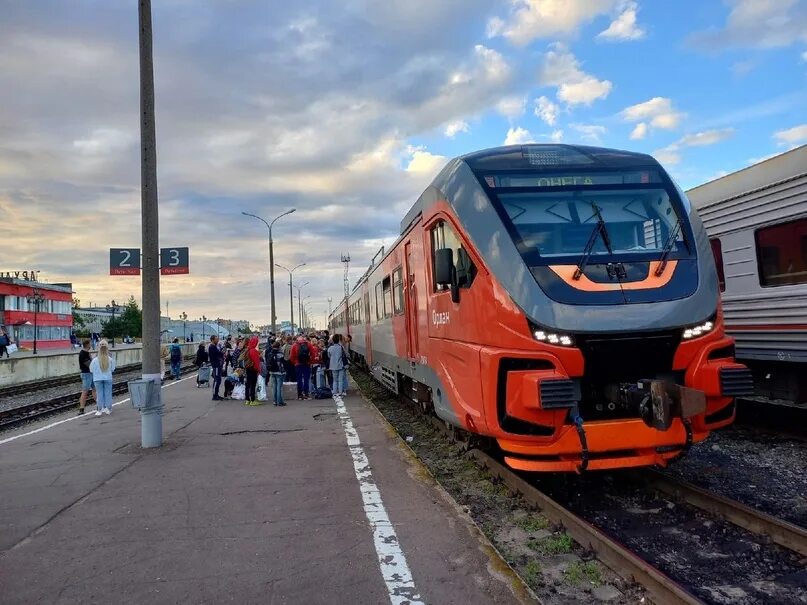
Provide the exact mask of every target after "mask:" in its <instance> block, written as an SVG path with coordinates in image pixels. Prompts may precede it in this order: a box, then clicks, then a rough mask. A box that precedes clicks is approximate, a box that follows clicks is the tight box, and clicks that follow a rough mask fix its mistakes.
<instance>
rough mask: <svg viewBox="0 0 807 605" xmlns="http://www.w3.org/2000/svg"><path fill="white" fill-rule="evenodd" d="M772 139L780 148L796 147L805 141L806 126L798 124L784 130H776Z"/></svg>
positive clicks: (806, 137)
mask: <svg viewBox="0 0 807 605" xmlns="http://www.w3.org/2000/svg"><path fill="white" fill-rule="evenodd" d="M773 138H774V139H775V140H776V143H777V144H778V145H779V146H781V147H787V146H796V145H800V144H801V143H804V142H805V141H807V124H800V125H799V126H794V127H793V128H788V129H786V130H777V131H776V132H774V133H773Z"/></svg>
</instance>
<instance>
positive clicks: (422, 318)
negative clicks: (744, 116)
mask: <svg viewBox="0 0 807 605" xmlns="http://www.w3.org/2000/svg"><path fill="white" fill-rule="evenodd" d="M329 329H330V330H331V332H335V333H341V334H345V335H350V337H351V344H350V349H351V356H352V357H353V358H354V360H355V361H356V363H358V364H361V365H363V366H365V367H366V368H367V369H368V370H369V371H370V372H372V374H373V376H374V377H375V378H376V379H377V380H379V381H380V382H381V383H383V384H384V385H385V386H386V387H387V388H389V389H390V390H391V391H393V392H395V393H399V394H403V395H406V396H407V397H411V398H412V399H414V400H415V401H416V402H417V403H418V404H419V405H420V406H421V407H422V408H423V409H424V410H425V411H427V412H429V413H433V414H435V415H436V416H437V417H439V418H440V419H441V420H442V421H444V422H445V423H446V424H448V425H449V426H450V427H451V428H452V430H454V431H455V432H456V434H457V435H462V436H465V437H467V438H468V439H469V440H478V441H484V442H487V443H489V444H491V445H492V446H493V447H496V448H498V450H499V451H500V452H501V455H502V457H503V461H504V463H505V464H507V465H508V466H509V467H511V468H514V469H517V470H524V471H533V472H583V471H587V470H588V471H591V470H608V469H618V468H628V467H641V466H651V465H657V466H665V465H667V464H669V463H670V462H671V461H673V460H675V459H676V458H678V457H680V456H682V455H684V454H685V453H686V451H687V450H688V449H689V447H690V446H691V445H692V444H693V443H697V442H700V441H702V440H704V439H706V437H707V436H708V435H709V433H710V432H711V431H712V430H714V429H717V428H721V427H724V426H727V425H729V424H730V423H731V422H732V421H733V419H734V417H735V408H734V405H735V398H736V397H738V396H742V395H746V394H748V393H749V392H751V391H752V390H753V383H752V376H751V372H750V371H749V369H748V368H747V367H746V366H745V365H743V364H741V363H738V362H737V361H736V360H735V358H734V340H733V339H732V338H731V337H729V336H727V335H726V332H725V327H724V321H723V313H722V309H721V303H720V290H719V282H718V276H717V271H716V267H715V263H714V260H713V256H712V251H711V247H710V243H709V238H708V237H707V234H706V231H705V230H704V227H703V224H702V223H701V220H700V218H699V217H698V214H697V212H696V211H695V209H694V208H693V207H692V205H691V204H690V202H689V200H688V199H687V196H686V194H685V193H684V192H683V191H682V190H681V188H680V187H679V186H678V185H677V184H676V183H675V182H674V181H673V180H672V179H671V178H670V176H669V175H668V173H667V172H666V171H665V170H664V168H663V167H662V166H661V165H660V164H659V163H658V162H657V161H656V160H655V159H654V158H652V157H651V156H649V155H645V154H641V153H634V152H629V151H621V150H616V149H606V148H598V147H588V146H580V145H561V144H544V145H541V144H529V145H513V146H505V147H496V148H492V149H485V150H481V151H476V152H472V153H468V154H466V155H463V156H460V157H457V158H454V159H452V160H450V161H449V162H448V163H447V164H446V166H445V167H444V168H443V169H442V170H441V171H440V173H439V174H438V175H437V176H436V177H435V179H434V180H433V181H432V183H431V184H430V185H429V186H428V187H427V188H426V190H425V191H424V192H423V193H422V195H421V196H420V197H419V198H418V199H417V201H416V202H415V203H414V205H413V206H412V208H411V209H410V210H409V212H408V213H407V214H406V216H405V217H404V218H403V220H402V221H401V224H400V236H399V237H398V238H397V240H396V241H395V243H394V244H393V245H392V246H390V247H389V248H388V249H384V248H382V249H381V250H380V251H379V253H378V254H377V255H376V257H375V258H374V259H373V261H372V264H371V266H370V267H369V268H368V269H367V271H366V272H365V273H364V275H363V276H362V277H361V279H359V280H358V282H357V283H356V284H355V285H354V287H353V289H352V290H350V291H349V294H348V295H346V296H345V297H344V299H343V300H342V301H341V302H340V304H339V305H338V306H337V307H336V308H335V310H334V311H333V313H332V314H331V316H330V317H329Z"/></svg>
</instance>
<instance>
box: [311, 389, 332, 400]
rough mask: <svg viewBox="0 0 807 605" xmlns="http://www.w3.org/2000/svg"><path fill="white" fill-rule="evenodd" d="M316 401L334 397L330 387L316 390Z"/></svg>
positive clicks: (314, 394)
mask: <svg viewBox="0 0 807 605" xmlns="http://www.w3.org/2000/svg"><path fill="white" fill-rule="evenodd" d="M313 396H314V399H330V398H331V397H333V392H331V389H329V388H328V387H319V388H317V389H314V393H313Z"/></svg>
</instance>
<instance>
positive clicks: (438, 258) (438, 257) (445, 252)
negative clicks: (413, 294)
mask: <svg viewBox="0 0 807 605" xmlns="http://www.w3.org/2000/svg"><path fill="white" fill-rule="evenodd" d="M434 281H435V282H437V285H439V286H451V285H452V284H453V283H454V251H453V250H452V249H451V248H441V249H440V250H435V252H434Z"/></svg>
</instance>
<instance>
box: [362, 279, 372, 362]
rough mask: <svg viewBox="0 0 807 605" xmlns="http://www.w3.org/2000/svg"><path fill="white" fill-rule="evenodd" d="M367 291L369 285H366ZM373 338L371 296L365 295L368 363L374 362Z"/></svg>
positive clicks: (365, 331)
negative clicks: (371, 330)
mask: <svg viewBox="0 0 807 605" xmlns="http://www.w3.org/2000/svg"><path fill="white" fill-rule="evenodd" d="M364 288H365V290H366V288H367V284H365V285H364ZM372 344H373V343H372V338H371V337H370V294H369V292H365V293H364V350H365V353H366V355H365V357H366V360H367V363H368V364H370V363H372V362H373V347H372Z"/></svg>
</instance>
